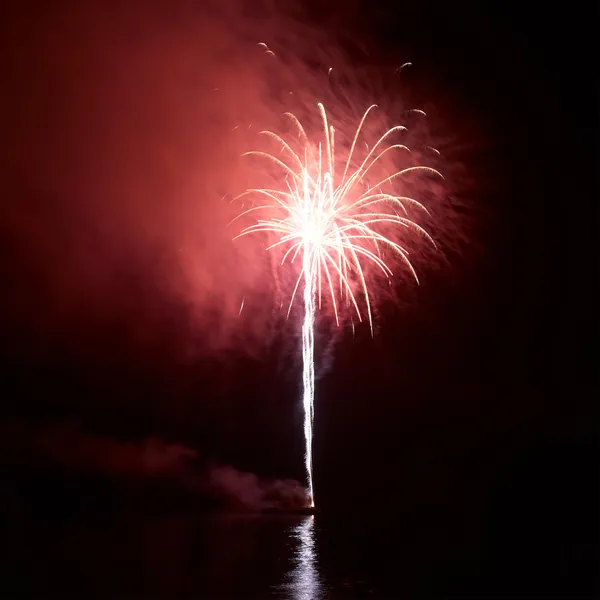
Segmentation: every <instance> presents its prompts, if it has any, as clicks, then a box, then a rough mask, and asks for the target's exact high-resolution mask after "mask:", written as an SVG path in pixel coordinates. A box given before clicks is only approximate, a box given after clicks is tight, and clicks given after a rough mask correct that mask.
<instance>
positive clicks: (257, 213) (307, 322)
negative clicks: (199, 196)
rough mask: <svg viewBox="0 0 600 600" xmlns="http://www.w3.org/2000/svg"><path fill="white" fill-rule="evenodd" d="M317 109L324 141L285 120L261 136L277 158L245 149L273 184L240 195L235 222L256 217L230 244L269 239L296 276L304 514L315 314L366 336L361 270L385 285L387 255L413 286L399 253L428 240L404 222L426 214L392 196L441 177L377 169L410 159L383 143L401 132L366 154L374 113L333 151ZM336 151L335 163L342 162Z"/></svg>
mask: <svg viewBox="0 0 600 600" xmlns="http://www.w3.org/2000/svg"><path fill="white" fill-rule="evenodd" d="M317 106H318V110H319V113H320V119H321V122H322V136H323V137H322V138H321V139H320V141H318V142H315V141H313V139H311V136H309V135H308V134H307V131H306V129H305V128H304V127H303V125H302V123H301V122H300V120H299V119H298V118H297V117H296V116H295V115H293V114H291V113H286V114H285V116H286V117H287V119H289V122H290V124H291V126H292V131H293V134H292V135H291V136H285V138H284V137H282V136H281V135H278V134H276V133H274V132H272V131H263V132H261V133H262V135H264V136H266V137H267V138H269V139H270V141H271V143H273V144H274V145H275V147H276V148H277V149H278V153H277V154H276V153H275V152H269V151H252V152H248V153H246V154H247V155H250V156H255V157H258V158H259V159H261V160H264V161H267V162H268V163H270V165H271V167H273V169H274V170H275V171H276V172H277V173H278V177H277V180H278V181H279V182H280V185H279V186H278V187H257V188H252V189H248V190H246V191H245V192H244V193H243V194H241V196H244V197H245V196H254V197H255V198H256V200H257V203H256V204H255V205H253V206H251V207H250V208H249V209H246V210H243V212H241V213H240V214H239V215H238V217H236V219H237V218H240V217H244V216H254V217H255V218H254V219H253V221H254V222H253V223H252V224H251V225H249V226H247V227H246V228H244V229H243V230H242V231H241V232H240V233H239V235H238V236H236V238H239V237H242V236H245V235H249V234H256V233H259V234H263V235H268V236H269V237H272V239H274V241H273V243H271V244H269V245H268V246H267V250H275V249H277V248H279V249H280V250H281V251H282V259H281V267H282V268H286V267H287V268H290V267H291V268H296V269H297V270H298V276H297V278H296V281H295V285H294V288H293V291H292V293H291V297H290V302H289V307H288V316H289V314H290V310H291V308H292V305H293V304H294V301H295V300H296V299H297V298H300V297H301V300H302V303H303V308H304V318H303V324H302V360H303V408H304V436H305V442H306V456H305V466H306V473H307V479H308V493H309V496H310V501H311V506H314V485H313V457H312V439H313V424H314V399H315V361H314V350H315V334H314V331H315V317H316V313H317V310H319V309H320V308H321V307H322V306H323V303H324V302H327V303H328V304H329V305H330V306H331V308H332V313H333V316H334V318H335V321H336V324H337V325H340V321H341V318H342V314H346V313H348V312H349V313H352V314H353V315H355V316H356V318H358V320H359V321H367V322H368V323H369V325H370V327H371V334H372V333H373V311H372V299H373V293H374V292H373V291H372V290H371V287H370V284H369V281H370V280H371V278H370V277H368V276H367V272H369V273H370V272H371V271H373V270H375V271H378V272H379V273H380V275H381V276H383V277H385V278H388V279H390V278H391V277H392V275H393V272H392V267H391V265H392V264H393V263H392V258H394V257H395V258H396V259H397V261H399V262H400V263H401V264H403V266H404V267H405V269H408V271H409V272H410V273H411V275H412V277H414V279H415V280H416V281H417V282H418V277H417V273H416V271H415V268H414V266H413V263H412V262H411V259H410V254H409V250H408V249H407V248H406V247H405V246H406V245H405V241H404V240H405V238H406V239H408V237H407V236H406V234H407V233H412V234H416V235H418V236H421V237H422V238H424V239H425V240H426V241H427V242H428V243H430V244H431V245H432V246H433V247H435V242H434V240H433V239H432V237H431V236H430V235H429V233H428V232H427V231H426V230H425V229H424V228H423V227H422V226H421V225H419V224H418V223H417V222H416V221H415V220H413V218H412V217H411V215H413V214H414V213H415V211H416V212H421V213H424V214H425V215H429V213H428V211H427V208H426V207H425V206H424V205H423V204H422V203H421V202H419V201H417V200H416V199H415V198H412V197H409V196H408V195H400V194H399V191H400V190H404V189H405V188H404V187H403V185H402V182H403V181H404V180H406V179H407V178H409V177H411V176H414V175H417V174H426V175H434V176H436V177H440V178H441V177H442V175H441V174H440V173H439V172H438V171H436V170H435V169H432V168H430V167H427V166H420V165H411V166H407V167H405V168H402V169H396V168H394V169H391V170H386V168H385V166H383V168H382V165H387V164H388V161H385V160H382V159H383V158H384V156H386V155H387V156H388V158H389V155H390V153H392V152H394V151H397V152H407V153H410V152H411V151H410V149H409V148H408V147H407V146H406V145H404V144H400V143H392V142H393V140H394V138H396V137H398V136H401V135H402V134H403V132H405V131H406V128H405V127H403V126H400V125H399V126H395V127H392V128H391V129H388V130H387V131H385V133H383V135H381V136H380V137H378V138H375V140H376V141H375V143H374V144H373V145H372V146H371V147H369V145H368V142H367V141H365V140H362V139H361V137H362V136H363V134H364V131H363V130H364V129H365V122H366V121H367V119H368V117H369V114H370V113H371V112H372V111H373V109H375V108H376V106H375V105H372V106H370V107H369V108H368V109H367V110H366V111H365V113H364V115H363V117H362V119H361V120H360V122H359V124H358V127H357V128H356V132H355V134H354V137H353V138H352V142H351V144H350V145H349V147H343V146H344V145H343V144H341V146H342V149H341V152H340V151H339V149H338V148H336V143H335V139H336V135H335V129H334V127H333V125H330V124H329V122H328V118H327V112H326V110H325V107H324V106H323V104H320V103H319V104H318V105H317ZM363 146H364V147H366V150H364V151H363V150H362V147H363ZM359 147H360V148H361V151H360V152H359V150H358V149H359ZM336 152H337V153H339V154H340V155H342V156H343V158H342V160H340V159H339V157H337V156H336ZM359 154H360V158H357V157H358V156H359ZM393 164H395V163H393ZM373 182H374V183H373ZM241 196H238V198H240V197H241ZM299 291H300V293H299ZM361 307H362V308H361Z"/></svg>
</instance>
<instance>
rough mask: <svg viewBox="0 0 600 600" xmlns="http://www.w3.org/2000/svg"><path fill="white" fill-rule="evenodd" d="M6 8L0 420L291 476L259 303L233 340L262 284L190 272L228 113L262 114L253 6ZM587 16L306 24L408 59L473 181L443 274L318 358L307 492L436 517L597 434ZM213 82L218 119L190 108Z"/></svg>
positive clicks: (592, 108)
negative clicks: (427, 510) (433, 501)
mask: <svg viewBox="0 0 600 600" xmlns="http://www.w3.org/2000/svg"><path fill="white" fill-rule="evenodd" d="M142 4H143V5H144V6H145V8H142ZM3 6H6V8H3V9H2V10H3V11H6V14H5V15H3V16H2V19H1V20H2V26H1V27H2V40H3V49H2V63H3V73H4V74H5V75H4V83H3V88H4V92H3V99H2V105H1V106H2V115H1V119H2V130H3V131H4V132H7V134H6V133H3V134H2V139H3V159H2V163H3V169H5V170H6V172H5V174H4V175H3V177H2V181H3V190H2V212H1V213H0V218H1V219H2V222H1V224H0V226H1V228H2V230H1V231H2V238H1V240H2V241H1V243H2V248H1V259H0V261H1V262H0V265H1V267H0V268H1V272H2V280H3V283H2V289H3V293H2V296H3V297H2V305H1V307H2V313H1V317H0V318H1V321H0V325H1V327H2V332H3V344H2V353H3V358H2V365H3V367H4V369H5V374H4V376H3V388H4V393H3V394H2V396H3V401H2V409H1V411H2V412H1V415H2V418H3V419H4V420H7V421H8V420H11V419H17V420H21V421H23V420H24V421H35V422H42V423H54V422H61V421H64V420H68V419H75V420H77V421H79V422H81V423H82V424H83V425H84V427H85V428H87V429H89V430H90V431H95V432H100V433H103V434H105V435H109V436H116V437H125V438H127V437H132V436H142V435H146V434H148V433H157V434H161V435H164V436H167V437H170V438H172V439H176V440H182V441H185V442H187V443H189V444H191V445H194V446H196V447H198V448H199V449H200V451H201V453H203V454H204V455H206V456H208V457H212V458H216V459H218V460H221V461H224V462H229V463H232V464H235V465H236V466H239V467H240V468H246V469H249V470H253V471H256V472H260V473H264V474H274V475H280V476H290V475H291V476H296V477H301V476H302V470H301V468H302V467H301V454H302V440H301V427H300V422H301V415H300V412H299V406H298V401H297V398H298V395H299V384H298V375H299V369H300V362H299V357H298V355H297V354H296V352H295V348H294V345H293V343H291V342H290V340H289V335H288V334H289V325H288V326H285V325H281V323H279V321H277V320H275V321H274V320H273V319H272V318H271V316H270V309H268V308H267V310H266V311H265V313H268V314H266V315H264V316H262V317H258V316H255V318H254V321H255V322H254V321H252V323H250V324H249V325H248V328H249V329H248V330H243V331H239V330H238V329H236V327H237V326H236V327H231V326H230V324H229V322H230V320H231V315H233V314H235V312H236V311H237V307H239V301H240V297H241V296H242V295H243V289H245V288H244V285H250V286H255V287H256V286H257V283H256V281H257V280H260V277H263V276H264V272H263V271H264V268H262V267H261V268H259V267H256V266H255V265H254V263H253V261H252V256H250V257H249V258H248V257H246V261H247V262H246V263H244V265H246V266H247V265H248V264H250V265H253V266H252V267H251V271H250V272H249V271H244V270H243V269H244V267H243V266H240V265H239V264H237V263H236V262H235V259H234V258H232V256H233V255H232V254H231V252H230V251H229V250H227V251H222V252H221V253H220V254H217V255H211V254H210V252H212V249H213V248H214V247H216V246H219V245H220V247H221V248H222V247H224V246H223V245H224V244H227V243H228V239H229V238H228V237H227V234H226V233H225V232H224V231H222V230H221V225H222V222H225V221H224V220H223V219H222V216H223V215H222V214H221V212H223V211H222V210H221V209H219V211H220V212H219V214H218V215H216V216H215V215H214V214H213V212H212V209H210V208H207V207H210V206H211V205H210V202H209V200H207V199H210V198H213V196H214V197H217V196H220V195H223V194H224V193H226V192H227V191H228V190H227V187H228V185H229V183H231V182H229V181H225V180H226V179H227V176H228V175H227V173H228V171H227V168H226V166H227V165H228V164H229V162H228V161H231V160H234V159H233V158H232V157H231V153H232V150H231V149H230V148H229V146H228V145H227V139H221V137H220V133H219V131H220V129H219V128H220V127H221V126H222V124H223V123H226V122H228V119H231V118H232V114H233V115H234V116H235V113H236V111H238V110H239V111H242V112H243V111H245V112H244V117H245V118H254V119H257V118H258V119H261V118H263V117H264V118H268V117H265V110H266V109H264V107H263V106H262V105H261V104H260V99H261V98H263V96H262V94H263V93H264V90H263V89H262V86H263V84H264V82H263V81H260V80H258V78H257V75H256V74H257V71H253V69H254V67H253V66H252V64H250V63H248V64H247V65H246V64H245V56H246V54H247V50H246V48H247V47H248V46H249V45H251V44H252V43H254V42H255V41H257V37H258V35H254V33H255V31H254V28H256V31H257V32H259V33H260V35H261V36H263V38H264V37H265V35H264V34H265V32H267V33H268V31H269V26H270V25H268V24H265V23H266V21H267V20H265V19H263V18H262V17H261V14H262V13H260V11H258V10H257V9H256V8H253V10H252V11H251V12H250V14H249V16H248V15H246V16H244V17H241V16H240V14H241V11H239V10H233V9H232V11H231V12H230V13H229V15H228V16H227V18H223V17H216V16H214V15H213V16H210V17H209V13H208V12H204V11H203V10H199V9H198V8H197V7H195V6H194V5H193V3H190V2H175V3H173V2H171V3H164V5H163V4H161V3H160V2H156V3H140V5H139V6H138V7H137V8H135V4H131V5H128V6H130V8H127V9H123V8H119V7H118V3H113V4H111V3H107V4H105V5H103V7H99V5H96V4H94V3H90V4H86V5H85V7H81V6H79V7H78V8H77V9H73V7H72V6H70V5H69V3H67V2H63V3H60V2H59V3H55V4H54V5H53V6H52V7H50V6H48V7H46V6H44V7H43V8H42V7H39V6H37V5H35V4H34V3H29V4H27V3H16V2H14V3H10V2H9V3H8V4H6V3H5V4H4V5H3ZM167 7H169V8H167ZM586 10H590V11H591V10H592V9H591V8H590V9H586V8H584V7H583V6H582V7H579V8H577V6H576V5H573V4H570V5H569V8H568V10H566V9H565V7H564V6H562V7H559V6H557V7H556V8H552V7H551V6H550V5H549V4H548V5H547V6H545V7H543V8H541V9H535V10H534V9H533V8H532V9H528V8H525V7H524V5H523V3H516V2H515V3H506V2H504V3H487V2H486V3H479V2H453V3H441V2H440V3H436V2H418V3H413V2H408V3H406V4H405V6H403V7H400V6H399V5H398V3H393V2H369V3H364V5H361V3H355V5H354V6H350V5H348V6H345V7H342V6H338V5H330V8H329V9H327V10H325V9H323V7H322V6H321V7H320V8H319V10H316V11H315V10H308V13H309V14H308V15H306V14H305V13H304V10H300V9H299V12H300V13H302V17H301V19H303V21H304V23H305V24H306V23H310V24H311V25H310V27H313V26H314V27H316V25H313V23H318V24H319V25H320V27H321V28H322V30H324V33H323V34H322V35H324V37H325V39H328V40H329V41H330V43H336V42H335V41H336V40H337V41H339V43H340V44H342V45H343V48H344V51H346V52H348V53H350V55H351V58H350V59H349V63H350V64H351V65H352V66H354V65H357V66H358V68H360V69H366V70H368V69H369V68H370V69H372V70H374V71H377V72H378V73H381V72H384V71H385V69H387V68H388V67H389V68H391V69H392V70H393V67H394V66H397V65H399V64H402V63H404V62H406V61H411V62H412V63H413V65H414V66H413V68H412V70H411V71H410V72H408V73H407V76H406V77H407V87H408V88H409V93H410V94H411V97H412V98H414V100H415V101H416V102H417V103H422V104H423V105H427V106H428V107H431V109H432V112H433V113H434V114H435V115H436V117H437V118H438V119H439V122H440V123H442V124H443V128H442V129H443V135H450V136H451V137H452V139H453V140H456V142H455V143H456V144H457V148H458V149H459V151H458V152H457V155H458V156H459V157H460V160H461V161H462V163H463V167H464V170H465V171H466V173H467V174H468V176H469V179H470V183H469V185H468V186H467V187H466V188H465V190H464V192H463V193H464V195H465V198H466V199H468V201H469V204H470V209H469V221H468V222H469V227H470V229H468V230H467V231H466V234H467V237H469V238H470V240H469V243H468V244H466V245H464V246H463V247H462V248H461V251H462V255H461V256H459V255H456V256H455V257H453V260H452V266H451V267H450V268H448V270H446V271H445V270H443V269H435V270H434V271H433V272H432V273H431V274H430V275H428V276H427V277H425V280H424V283H423V285H422V286H421V289H420V290H419V291H418V292H417V293H416V297H415V298H414V299H413V301H412V302H411V304H410V306H407V307H404V308H403V309H402V310H397V307H396V306H395V305H391V306H390V305H386V306H384V307H383V308H382V310H381V315H380V321H379V325H380V327H379V330H378V332H377V335H376V337H375V339H370V338H369V335H368V332H367V331H362V332H359V333H358V334H357V336H356V337H355V338H354V339H353V338H352V336H343V339H340V340H338V343H337V344H336V346H335V352H334V354H333V360H330V361H329V363H330V364H328V369H327V372H325V373H324V374H323V378H322V379H321V380H320V381H319V382H318V388H317V405H318V406H317V415H318V416H317V431H316V442H315V452H316V472H317V481H318V483H319V485H320V486H321V489H323V490H324V492H323V495H325V496H326V495H330V496H331V497H333V498H338V497H340V496H341V495H346V496H349V497H350V498H354V499H356V500H357V501H358V500H361V499H364V496H365V494H368V495H372V494H376V493H378V494H380V495H381V496H384V495H385V494H386V490H388V491H389V489H390V484H391V482H396V483H397V482H398V481H400V480H402V481H403V482H404V483H405V484H406V487H407V488H408V489H411V490H412V491H411V492H410V493H414V494H415V495H416V496H419V495H420V496H421V497H428V498H442V497H443V496H444V494H452V493H456V491H453V485H458V484H453V483H452V480H454V481H457V480H459V479H460V478H461V477H464V478H467V479H468V478H469V477H471V478H473V477H474V476H473V473H476V472H479V471H478V469H481V470H482V471H483V470H485V469H484V467H480V466H479V463H481V464H483V465H485V464H487V463H486V460H487V461H490V460H496V458H497V456H501V457H504V456H505V455H506V456H508V455H510V452H511V451H512V450H511V449H512V448H514V447H522V446H526V447H528V446H530V445H532V444H533V445H535V444H536V443H538V441H539V440H546V439H552V440H556V439H563V438H567V439H569V440H575V441H574V442H573V443H577V440H580V439H587V438H585V436H587V435H588V434H589V433H590V432H592V431H595V428H594V426H593V421H594V414H595V393H594V392H593V391H592V387H591V384H592V382H591V378H590V377H589V375H588V373H589V368H590V358H589V354H588V349H589V346H590V345H591V341H592V340H591V337H592V329H593V327H592V325H593V323H594V322H595V319H593V318H592V316H593V312H592V307H593V305H594V302H593V300H592V295H591V286H592V281H593V280H595V277H596V274H597V264H596V262H595V253H594V251H593V250H592V249H591V248H592V245H591V241H592V239H593V235H594V233H595V232H594V231H592V227H593V226H594V225H595V223H596V222H597V221H596V217H597V211H596V208H595V206H594V202H595V200H596V198H597V189H596V185H595V184H596V183H597V176H596V175H595V172H596V170H597V169H596V167H597V155H596V147H595V145H596V138H597V112H598V111H597V106H598V102H597V101H598V97H597V89H596V82H595V75H594V73H595V69H594V68H593V67H592V62H591V61H592V59H591V56H592V55H593V52H592V43H591V39H592V36H591V33H590V32H589V28H590V26H589V25H588V24H589V23H591V22H592V21H593V20H594V16H595V15H592V14H586ZM255 11H256V12H257V13H258V14H255ZM213 18H214V19H215V21H214V22H215V23H218V27H217V28H216V29H212V28H211V27H209V26H208V25H207V24H208V23H209V22H212V21H210V19H213ZM269 23H270V21H269ZM219 27H220V28H221V30H219ZM302 31H304V30H303V29H302V28H301V27H300V26H298V30H297V31H295V30H294V31H293V33H294V34H295V35H291V33H290V36H289V44H290V45H292V44H294V43H295V44H298V40H302V39H303V38H302V35H303V33H302ZM284 37H285V36H284ZM263 38H260V37H258V39H263ZM332 40H333V42H332ZM245 44H247V45H245ZM365 48H366V50H365ZM192 80H193V81H192ZM214 81H216V82H217V84H218V85H220V86H222V88H223V89H225V90H226V94H227V96H226V100H225V101H224V104H220V103H218V102H217V103H215V102H214V100H212V99H211V100H208V98H209V97H210V98H212V96H211V93H212V89H213V87H216V86H215V85H214V83H213V82H214ZM299 81H300V79H299ZM238 86H239V90H240V92H239V94H237V92H236V89H238ZM236 149H237V147H236ZM215 165H216V166H215ZM197 198H203V200H202V202H199V201H197V200H196V199H197ZM594 228H595V227H594ZM207 257H209V258H207ZM254 262H256V261H254ZM261 269H262V270H261ZM255 271H258V273H257V272H255ZM231 281H233V283H231ZM266 286H267V287H269V286H270V284H266ZM263 305H264V304H263ZM260 309H261V302H260V301H259V300H257V301H256V306H254V308H253V310H255V311H256V314H257V315H258V314H259V313H260V312H261V311H260ZM280 325H281V327H280ZM540 443H541V442H540ZM486 457H487V458H486ZM490 457H496V458H493V459H492V458H490ZM498 460H502V458H500V459H498ZM332 465H335V468H333V467H332ZM590 466H591V459H590V460H589V461H588V462H587V463H585V464H584V465H582V469H589V468H590ZM464 471H468V473H469V474H470V475H464V473H463V472H464ZM428 473H431V474H432V475H431V477H429V475H428ZM434 473H435V474H436V475H435V476H434V475H433V474H434ZM350 480H353V481H355V482H362V485H354V486H348V485H347V482H348V481H350ZM416 481H419V482H420V483H419V485H415V482H416ZM407 482H409V483H408V484H407ZM349 487H350V488H351V489H348V488H349ZM407 493H409V492H407Z"/></svg>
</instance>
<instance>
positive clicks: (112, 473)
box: [0, 423, 307, 511]
mask: <svg viewBox="0 0 600 600" xmlns="http://www.w3.org/2000/svg"><path fill="white" fill-rule="evenodd" d="M0 439H1V440H2V441H1V445H0V468H2V469H3V470H7V471H8V472H9V473H10V472H11V469H14V468H16V469H17V470H18V473H19V476H20V477H21V478H23V477H27V473H28V472H30V470H31V469H33V470H34V471H31V472H35V469H39V468H42V469H44V471H45V472H46V473H47V474H50V475H51V474H52V473H58V472H61V473H63V474H66V475H68V476H69V478H71V479H72V480H73V481H77V479H78V477H79V478H81V477H90V476H91V477H96V478H98V477H105V478H106V477H108V478H110V480H112V481H113V483H115V484H117V486H120V489H121V494H122V496H123V498H124V499H125V500H127V494H128V493H130V492H131V490H132V489H134V490H136V489H137V490H138V491H139V489H142V490H143V489H144V487H148V489H150V490H151V489H152V488H151V485H152V483H156V482H160V483H161V484H162V485H163V486H164V487H165V488H166V489H168V490H170V491H171V494H172V497H173V502H175V503H176V502H177V498H180V497H181V495H182V494H184V495H185V496H186V498H187V503H188V504H191V505H192V506H193V505H194V504H196V505H197V506H199V507H204V506H206V504H207V502H209V506H212V507H214V508H226V509H230V510H244V511H260V510H265V509H295V508H300V507H304V506H306V505H307V496H306V490H305V488H304V487H303V486H302V485H301V484H300V483H299V482H298V481H295V480H292V479H266V478H259V477H258V476H257V475H255V474H253V473H248V472H243V471H239V470H237V469H235V468H234V467H232V466H226V465H218V464H214V463H210V462H205V461H203V460H202V458H201V457H200V456H199V455H198V452H197V451H196V450H194V449H192V448H191V447H189V446H186V445H184V444H178V443H171V442H167V441H165V440H164V439H162V438H161V437H160V436H149V437H146V438H144V439H142V440H138V441H119V440H116V439H114V438H110V437H106V436H101V435H93V434H90V433H89V432H86V431H84V430H83V429H82V428H81V427H80V426H79V425H78V424H77V423H68V424H64V425H62V426H60V427H54V428H48V427H46V428H42V427H37V428H36V427H31V426H27V425H24V424H22V423H12V424H9V425H6V426H4V427H2V428H1V429H0ZM5 474H6V473H5ZM3 479H4V483H5V484H6V485H8V486H10V481H11V478H10V476H8V477H4V478H3ZM50 480H51V477H50ZM49 485H52V484H51V483H50V484H49ZM132 486H133V487H132ZM80 492H81V494H83V495H85V494H86V490H85V489H83V488H82V489H81V491H80ZM144 496H146V499H145V500H144V499H143V498H144ZM136 498H137V500H136V501H137V502H141V503H142V506H140V508H142V509H143V508H144V506H143V504H144V502H145V504H146V505H147V506H149V507H152V504H153V502H154V498H153V497H152V492H151V491H150V492H149V493H148V494H147V495H146V494H141V497H140V494H139V493H138V494H137V496H136ZM130 499H131V498H130Z"/></svg>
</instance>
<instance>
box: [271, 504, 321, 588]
mask: <svg viewBox="0 0 600 600" xmlns="http://www.w3.org/2000/svg"><path fill="white" fill-rule="evenodd" d="M289 534H290V538H291V539H292V542H293V544H294V545H295V548H294V558H293V561H292V568H291V569H290V571H288V573H287V574H286V576H285V581H284V583H283V584H281V585H279V586H277V589H278V590H280V591H283V592H284V593H285V597H286V598H289V600H319V599H320V598H322V597H323V596H322V593H323V584H322V581H321V576H320V574H319V569H318V557H317V550H316V544H315V517H314V515H311V516H309V517H306V518H305V519H303V520H302V521H301V522H300V523H298V524H296V525H294V526H292V527H290V530H289Z"/></svg>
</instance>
